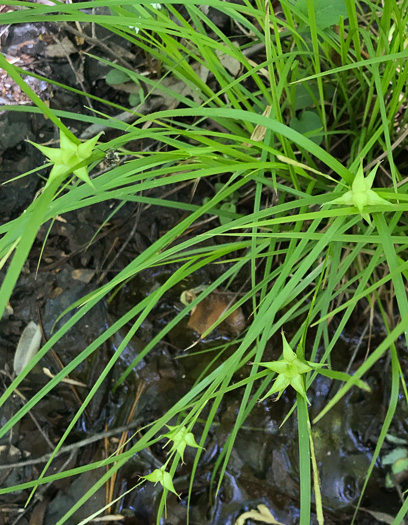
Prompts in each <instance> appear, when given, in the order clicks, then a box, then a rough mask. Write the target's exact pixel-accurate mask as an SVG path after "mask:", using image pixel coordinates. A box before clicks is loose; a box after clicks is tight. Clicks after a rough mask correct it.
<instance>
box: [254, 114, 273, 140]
mask: <svg viewBox="0 0 408 525" xmlns="http://www.w3.org/2000/svg"><path fill="white" fill-rule="evenodd" d="M271 109H272V106H266V108H265V111H264V112H263V113H262V116H263V117H269V115H270V114H271ZM265 134H266V128H265V126H261V125H260V124H257V125H256V126H255V129H254V131H253V132H252V135H251V140H255V141H256V142H262V141H263V140H264V138H265Z"/></svg>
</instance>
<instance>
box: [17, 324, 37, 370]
mask: <svg viewBox="0 0 408 525" xmlns="http://www.w3.org/2000/svg"><path fill="white" fill-rule="evenodd" d="M40 344H41V330H40V327H39V326H38V325H36V324H35V323H34V321H30V322H29V323H28V325H27V326H26V327H25V328H24V330H23V333H22V334H21V337H20V340H19V342H18V345H17V350H16V353H15V356H14V363H13V368H14V372H15V373H16V374H19V373H20V372H21V371H22V370H23V369H24V368H25V367H26V366H27V364H28V363H29V362H30V361H31V359H32V358H33V357H34V356H35V354H36V353H37V352H38V349H39V348H40Z"/></svg>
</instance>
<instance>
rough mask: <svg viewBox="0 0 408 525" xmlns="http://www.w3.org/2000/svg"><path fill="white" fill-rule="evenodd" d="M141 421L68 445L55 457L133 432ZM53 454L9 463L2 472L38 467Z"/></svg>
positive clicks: (3, 466) (2, 467) (2, 466)
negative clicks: (31, 466)
mask: <svg viewBox="0 0 408 525" xmlns="http://www.w3.org/2000/svg"><path fill="white" fill-rule="evenodd" d="M140 424H141V420H140V419H135V420H134V421H132V422H131V423H129V424H128V425H123V426H121V427H118V428H114V429H112V430H108V431H103V432H101V433H99V434H95V435H94V436H91V437H89V438H86V439H83V440H82V441H77V442H76V443H73V444H72V445H67V446H65V447H61V448H60V449H59V451H58V452H57V454H55V456H54V457H58V456H60V455H61V454H66V453H67V452H69V453H71V452H75V451H76V450H77V449H79V448H83V447H87V446H88V445H91V444H92V443H96V442H97V441H101V440H102V439H105V438H109V437H111V436H116V435H117V434H121V433H122V432H126V431H128V430H132V429H133V428H136V427H138V426H140ZM51 456H52V454H44V455H43V456H41V457H39V458H36V459H27V460H25V461H20V462H18V463H9V464H8V465H0V470H6V469H11V468H22V467H28V466H30V465H38V464H39V463H46V462H47V461H48V460H49V459H50V457H51Z"/></svg>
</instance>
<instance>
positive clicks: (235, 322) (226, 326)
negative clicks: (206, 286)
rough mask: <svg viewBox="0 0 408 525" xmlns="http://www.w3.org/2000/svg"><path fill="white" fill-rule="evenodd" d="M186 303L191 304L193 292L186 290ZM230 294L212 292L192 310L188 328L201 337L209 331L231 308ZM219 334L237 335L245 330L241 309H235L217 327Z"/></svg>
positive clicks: (193, 297) (194, 295) (193, 296)
mask: <svg viewBox="0 0 408 525" xmlns="http://www.w3.org/2000/svg"><path fill="white" fill-rule="evenodd" d="M184 298H185V300H186V302H187V303H191V302H192V301H193V300H194V299H195V298H196V294H195V291H194V290H188V291H187V292H185V293H184ZM231 298H232V296H231V295H230V294H226V293H220V292H219V291H217V290H214V292H212V293H211V294H210V295H208V296H207V297H205V298H204V299H203V300H202V301H201V303H199V304H198V305H197V306H196V307H195V308H193V310H192V312H191V316H190V320H189V322H188V326H189V328H192V329H193V330H195V331H196V332H197V333H198V334H200V335H202V334H204V333H206V332H208V331H211V327H212V326H213V324H214V323H216V322H217V321H218V319H219V318H220V317H221V316H222V315H223V314H224V313H225V312H226V311H227V310H228V309H229V308H230V307H231V306H232V305H231ZM218 328H219V330H220V331H221V332H226V333H228V334H231V335H234V336H235V335H238V334H239V333H240V332H241V331H242V330H243V329H244V328H245V317H244V314H243V312H242V309H241V308H237V309H236V310H235V311H234V312H232V313H231V314H230V315H229V316H228V317H227V318H226V319H224V321H223V322H222V323H221V324H220V325H219V326H218Z"/></svg>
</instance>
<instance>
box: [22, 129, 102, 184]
mask: <svg viewBox="0 0 408 525" xmlns="http://www.w3.org/2000/svg"><path fill="white" fill-rule="evenodd" d="M101 135H102V133H99V134H98V135H96V136H95V137H93V138H92V139H89V140H87V141H86V142H82V143H81V144H75V143H74V142H72V141H71V140H70V139H69V138H68V137H67V135H66V134H65V133H64V132H63V131H61V132H60V147H59V148H49V147H47V146H41V144H36V143H35V142H31V141H30V140H29V141H28V142H30V144H32V145H33V146H35V147H36V148H38V149H39V150H40V151H41V153H43V154H44V155H45V156H46V157H48V159H49V160H50V162H52V163H53V164H54V166H53V167H52V169H51V172H50V175H49V177H48V181H47V184H46V187H47V186H48V185H49V184H51V183H52V182H53V181H54V180H56V179H58V178H60V177H61V180H62V179H63V178H65V177H67V176H68V175H70V174H71V173H74V175H76V176H77V177H78V178H79V179H81V180H83V181H84V182H86V183H88V184H89V185H90V186H92V187H93V188H94V185H93V183H92V181H91V179H90V178H89V175H88V165H87V164H86V161H87V160H89V161H90V160H91V157H92V152H93V150H94V148H95V146H96V143H97V142H98V139H99V137H100V136H101ZM81 164H83V165H82V166H80V167H79V165H81Z"/></svg>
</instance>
